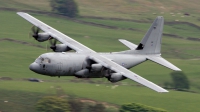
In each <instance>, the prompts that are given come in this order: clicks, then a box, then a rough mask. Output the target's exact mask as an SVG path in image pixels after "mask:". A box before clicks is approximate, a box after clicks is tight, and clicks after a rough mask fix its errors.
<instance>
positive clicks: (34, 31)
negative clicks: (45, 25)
mask: <svg viewBox="0 0 200 112" xmlns="http://www.w3.org/2000/svg"><path fill="white" fill-rule="evenodd" d="M31 30H32V37H34V38H35V40H37V39H38V33H39V32H40V28H38V27H36V26H33V27H32V28H31ZM30 35H31V34H30Z"/></svg>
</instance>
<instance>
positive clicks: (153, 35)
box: [136, 16, 164, 54]
mask: <svg viewBox="0 0 200 112" xmlns="http://www.w3.org/2000/svg"><path fill="white" fill-rule="evenodd" d="M163 25H164V18H163V17H162V16H158V17H157V18H156V19H155V20H154V22H153V24H152V25H151V27H150V28H149V30H148V31H147V33H146V35H145V36H144V37H143V39H142V40H141V42H140V44H139V45H138V46H137V48H136V50H137V51H138V53H140V54H160V50H161V40H162V32H163Z"/></svg>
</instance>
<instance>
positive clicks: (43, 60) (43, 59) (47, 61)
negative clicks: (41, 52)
mask: <svg viewBox="0 0 200 112" xmlns="http://www.w3.org/2000/svg"><path fill="white" fill-rule="evenodd" d="M35 62H36V63H51V60H50V59H48V58H42V57H38V58H37V59H36V60H35Z"/></svg>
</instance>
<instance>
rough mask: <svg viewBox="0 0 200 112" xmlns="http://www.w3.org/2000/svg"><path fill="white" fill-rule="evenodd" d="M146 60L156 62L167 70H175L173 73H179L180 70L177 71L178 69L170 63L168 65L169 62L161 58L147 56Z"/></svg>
mask: <svg viewBox="0 0 200 112" xmlns="http://www.w3.org/2000/svg"><path fill="white" fill-rule="evenodd" d="M147 59H149V60H151V61H153V62H156V63H158V64H160V65H162V66H165V67H167V68H169V69H172V70H175V71H181V69H179V68H178V67H176V66H175V65H173V64H172V63H170V62H169V61H167V60H165V59H164V58H162V57H161V56H148V57H147Z"/></svg>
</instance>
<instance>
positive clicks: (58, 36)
mask: <svg viewBox="0 0 200 112" xmlns="http://www.w3.org/2000/svg"><path fill="white" fill-rule="evenodd" d="M17 14H18V15H19V16H21V17H22V18H24V19H26V20H27V21H29V22H30V23H32V24H33V25H35V26H36V27H38V28H40V29H41V30H43V31H44V32H46V33H48V34H49V35H50V36H51V37H53V38H55V39H57V40H58V41H60V42H61V43H63V44H66V45H68V46H69V47H70V48H72V49H73V50H75V51H76V52H87V53H95V51H93V50H92V49H90V48H88V47H86V46H84V45H82V44H81V43H79V42H77V41H76V40H74V39H72V38H70V37H68V36H67V35H65V34H63V33H61V32H59V31H57V30H56V29H54V28H52V27H50V26H49V25H47V24H45V23H43V22H41V21H40V20H38V19H36V18H34V17H33V16H31V15H29V14H27V13H24V12H17Z"/></svg>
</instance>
